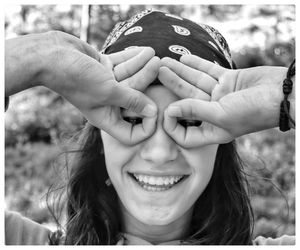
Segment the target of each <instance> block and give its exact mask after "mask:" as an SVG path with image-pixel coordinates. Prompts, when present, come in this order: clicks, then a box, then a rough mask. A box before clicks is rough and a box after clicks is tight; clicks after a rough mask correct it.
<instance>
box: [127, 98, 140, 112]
mask: <svg viewBox="0 0 300 250" xmlns="http://www.w3.org/2000/svg"><path fill="white" fill-rule="evenodd" d="M140 103H141V96H140V95H132V96H131V97H129V99H128V102H127V108H128V109H130V110H132V111H134V112H137V113H140V112H141V111H142V110H141V108H140Z"/></svg>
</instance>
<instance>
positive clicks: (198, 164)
mask: <svg viewBox="0 0 300 250" xmlns="http://www.w3.org/2000/svg"><path fill="white" fill-rule="evenodd" d="M218 146H219V145H209V146H205V147H201V148H197V149H189V150H182V154H183V156H184V157H185V159H186V161H187V163H188V164H189V166H190V167H191V168H192V171H193V180H192V183H191V186H190V188H191V190H190V191H191V192H192V193H194V195H195V196H198V197H199V196H200V195H201V194H202V192H203V191H204V189H205V188H206V186H207V185H208V183H209V181H210V179H211V176H212V173H213V169H214V164H215V160H216V154H217V150H218ZM198 197H195V198H196V199H197V198H198Z"/></svg>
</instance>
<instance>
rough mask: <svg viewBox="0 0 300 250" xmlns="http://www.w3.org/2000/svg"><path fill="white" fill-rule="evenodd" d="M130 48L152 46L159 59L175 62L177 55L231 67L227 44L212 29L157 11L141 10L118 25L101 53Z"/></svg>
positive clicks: (177, 58)
mask: <svg viewBox="0 0 300 250" xmlns="http://www.w3.org/2000/svg"><path fill="white" fill-rule="evenodd" d="M134 46H149V47H152V48H153V49H154V50H155V53H156V56H158V57H160V58H163V57H171V58H174V59H176V60H179V58H180V56H181V55H188V54H193V55H196V56H199V57H201V58H204V59H206V60H209V61H211V62H214V63H216V64H219V65H221V66H223V67H226V68H233V67H234V66H233V65H234V63H233V61H232V59H231V54H230V50H229V47H228V45H227V42H226V40H225V38H224V37H223V36H222V35H221V34H220V33H219V32H218V31H217V30H216V29H214V28H212V27H210V26H208V25H204V24H199V25H198V24H196V23H194V22H192V21H190V20H188V19H185V18H181V17H179V16H175V15H172V14H168V13H164V12H161V11H153V10H144V11H142V12H140V13H138V14H136V15H135V16H133V17H132V18H130V19H129V20H127V21H124V22H120V23H118V24H117V25H116V26H115V28H114V29H113V31H112V32H111V33H110V35H109V36H108V38H107V39H106V41H105V43H104V45H103V49H102V53H104V54H110V53H114V52H118V51H121V50H124V49H128V48H130V47H134Z"/></svg>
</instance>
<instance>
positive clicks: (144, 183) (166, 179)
mask: <svg viewBox="0 0 300 250" xmlns="http://www.w3.org/2000/svg"><path fill="white" fill-rule="evenodd" d="M129 175H130V176H131V177H132V178H133V179H134V181H136V182H137V183H138V184H139V185H140V186H141V187H142V188H143V189H145V190H147V191H151V192H159V191H166V190H168V189H170V188H172V187H174V186H175V185H177V184H178V183H180V182H181V181H182V180H183V179H185V178H186V177H187V175H174V176H154V175H144V174H136V173H129Z"/></svg>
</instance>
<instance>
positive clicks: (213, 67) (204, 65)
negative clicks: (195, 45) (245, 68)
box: [180, 55, 228, 80]
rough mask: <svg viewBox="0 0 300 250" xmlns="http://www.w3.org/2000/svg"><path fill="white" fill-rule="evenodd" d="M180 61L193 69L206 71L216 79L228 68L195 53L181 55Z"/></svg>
mask: <svg viewBox="0 0 300 250" xmlns="http://www.w3.org/2000/svg"><path fill="white" fill-rule="evenodd" d="M180 62H182V63H183V64H185V65H187V66H190V67H192V68H194V69H197V70H200V71H202V72H204V73H207V74H208V75H210V76H212V77H213V78H215V79H216V80H218V79H219V78H220V76H221V75H222V74H224V73H225V71H227V70H228V69H226V68H223V67H222V66H220V65H217V64H215V63H213V62H211V61H208V60H205V59H203V58H201V57H198V56H195V55H183V56H181V57H180Z"/></svg>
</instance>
